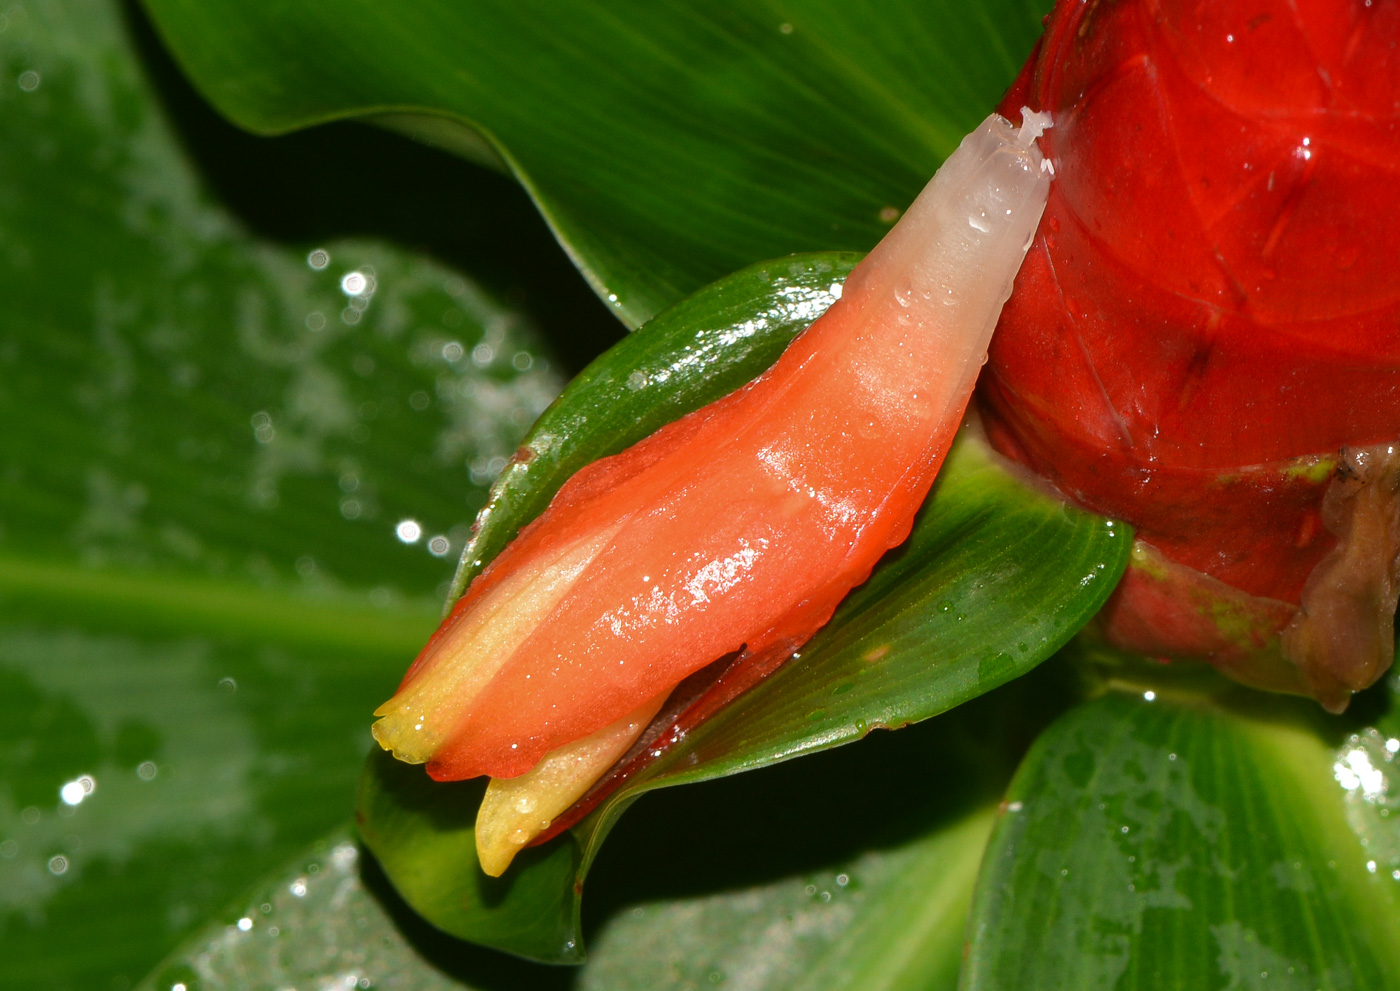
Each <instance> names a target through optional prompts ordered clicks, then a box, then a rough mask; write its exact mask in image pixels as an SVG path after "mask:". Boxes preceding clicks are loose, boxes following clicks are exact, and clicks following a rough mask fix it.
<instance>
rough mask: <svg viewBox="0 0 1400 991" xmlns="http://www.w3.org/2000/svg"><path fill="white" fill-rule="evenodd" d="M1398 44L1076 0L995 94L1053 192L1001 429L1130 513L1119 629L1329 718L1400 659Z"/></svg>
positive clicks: (1391, 36)
mask: <svg viewBox="0 0 1400 991" xmlns="http://www.w3.org/2000/svg"><path fill="white" fill-rule="evenodd" d="M1397 44H1400V7H1397V5H1395V4H1393V3H1374V4H1373V3H1370V2H1369V0H1368V2H1362V0H1242V2H1231V3H1217V2H1211V0H1117V2H1112V3H1109V2H1098V0H1092V2H1086V0H1072V2H1062V3H1060V4H1059V5H1058V6H1057V7H1056V8H1055V11H1054V13H1053V14H1052V15H1051V17H1050V19H1049V21H1048V23H1047V30H1046V34H1045V37H1044V38H1043V39H1042V41H1041V44H1040V46H1039V47H1038V49H1037V52H1036V53H1035V54H1034V55H1033V56H1032V59H1031V62H1030V64H1028V65H1027V67H1026V70H1025V71H1024V72H1023V73H1022V76H1021V78H1020V79H1019V80H1018V82H1017V84H1016V86H1015V87H1014V88H1013V91H1012V92H1011V93H1010V94H1009V95H1008V98H1007V101H1006V104H1005V107H1006V109H1007V110H1010V109H1012V108H1014V107H1019V106H1021V105H1022V104H1028V105H1029V106H1031V107H1032V108H1034V109H1037V110H1044V111H1048V112H1050V113H1051V114H1052V115H1053V117H1054V119H1055V122H1056V126H1055V129H1054V130H1053V131H1052V132H1050V133H1049V134H1048V135H1047V136H1046V138H1045V139H1043V142H1042V146H1043V147H1044V148H1045V151H1046V153H1047V156H1048V157H1049V158H1050V159H1051V161H1052V162H1053V164H1054V166H1055V169H1056V183H1055V186H1054V188H1053V190H1052V191H1051V196H1050V202H1049V204H1048V206H1047V208H1046V212H1045V216H1044V218H1043V220H1042V223H1041V226H1040V230H1039V232H1038V235H1037V238H1036V242H1035V244H1034V246H1033V247H1032V249H1031V252H1030V254H1029V256H1028V258H1027V262H1026V265H1025V266H1024V267H1023V269H1022V271H1021V273H1020V276H1019V278H1018V281H1017V291H1016V293H1015V294H1014V295H1013V298H1012V300H1011V302H1010V303H1009V304H1008V305H1007V307H1006V310H1005V312H1004V313H1003V316H1002V321H1001V324H1000V326H999V330H998V333H997V336H996V339H995V341H994V343H993V346H992V348H991V360H990V364H989V366H988V369H987V372H988V374H986V375H984V376H983V379H982V383H981V386H980V396H981V399H982V404H983V408H984V410H985V411H986V412H987V414H988V421H989V422H988V428H989V431H990V432H991V435H992V438H993V440H994V442H995V443H996V444H997V446H998V447H1000V448H1001V449H1002V450H1003V451H1005V452H1007V453H1009V454H1011V455H1012V456H1014V457H1017V458H1019V459H1021V460H1022V461H1024V462H1025V463H1027V464H1028V465H1030V466H1031V467H1033V468H1034V469H1035V470H1036V471H1038V472H1040V473H1041V474H1043V475H1045V476H1046V477H1048V478H1049V479H1051V480H1052V481H1053V482H1054V483H1055V484H1056V485H1057V486H1059V488H1060V489H1061V490H1062V491H1064V492H1065V493H1066V494H1067V495H1068V496H1070V497H1071V498H1072V499H1074V500H1075V501H1077V502H1079V503H1080V504H1082V505H1084V506H1086V507H1088V508H1090V509H1094V510H1096V511H1099V512H1102V513H1105V514H1108V515H1112V516H1117V517H1119V518H1122V519H1126V520H1128V521H1129V522H1131V523H1133V524H1134V525H1135V526H1136V527H1137V528H1138V534H1139V537H1140V538H1141V540H1142V541H1143V542H1144V545H1145V546H1144V547H1143V549H1142V550H1141V552H1140V554H1139V560H1138V562H1137V564H1138V566H1137V567H1134V568H1133V569H1130V572H1129V575H1128V577H1127V578H1126V579H1125V581H1124V583H1123V585H1122V587H1121V588H1120V590H1119V592H1118V594H1117V596H1116V597H1115V600H1114V601H1113V602H1112V603H1111V604H1110V607H1109V609H1108V610H1106V613H1105V623H1104V625H1105V628H1106V630H1107V632H1108V633H1109V635H1110V636H1111V637H1113V638H1115V639H1117V640H1118V641H1119V642H1120V643H1123V644H1125V645H1127V646H1130V647H1134V648H1137V649H1142V650H1148V651H1150V652H1153V653H1159V654H1166V655H1178V656H1185V655H1193V656H1206V657H1209V658H1211V659H1213V660H1215V661H1216V662H1217V663H1218V664H1219V665H1220V666H1221V667H1223V668H1224V669H1226V670H1227V671H1229V672H1231V673H1233V674H1235V675H1236V676H1237V677H1239V678H1241V679H1242V680H1245V681H1248V682H1251V683H1255V684H1262V685H1265V686H1268V687H1275V688H1283V689H1287V690H1293V691H1303V692H1307V693H1310V694H1313V695H1315V696H1316V697H1317V698H1318V699H1319V700H1321V701H1323V702H1324V704H1326V705H1328V706H1329V707H1330V708H1334V709H1337V708H1341V707H1343V706H1344V705H1345V704H1346V700H1347V698H1348V697H1349V695H1350V693H1351V692H1352V691H1354V690H1357V689H1360V688H1364V687H1366V686H1367V685H1369V684H1371V683H1372V682H1374V681H1375V680H1376V678H1378V677H1379V676H1380V674H1381V673H1382V672H1383V671H1384V670H1385V668H1386V666H1388V665H1389V663H1390V657H1391V653H1392V650H1393V646H1392V643H1393V636H1392V631H1391V617H1392V616H1393V613H1394V609H1395V594H1394V586H1395V577H1396V576H1395V550H1396V542H1395V539H1396V538H1395V536H1394V534H1395V531H1396V530H1397V528H1398V527H1400V515H1397V513H1396V509H1395V499H1394V489H1395V486H1396V477H1397V476H1396V469H1395V467H1394V465H1393V464H1391V462H1390V460H1389V458H1388V456H1387V455H1386V453H1385V446H1386V445H1387V444H1388V442H1390V441H1393V440H1395V439H1396V438H1397V437H1400V277H1397V275H1396V271H1395V266H1396V261H1397V259H1400V186H1398V185H1397V183H1398V182H1400V113H1398V112H1397V111H1398V109H1400V51H1397ZM1378 444H1379V445H1381V447H1380V448H1379V449H1377V450H1374V451H1370V452H1367V453H1365V454H1360V455H1358V454H1357V453H1356V452H1355V451H1348V452H1347V453H1345V454H1343V453H1341V449H1342V448H1344V447H1346V448H1349V449H1354V448H1365V447H1368V446H1373V445H1378ZM1339 459H1340V460H1339ZM1338 473H1340V475H1339V474H1338ZM1329 486H1330V487H1331V488H1332V490H1333V494H1332V495H1331V496H1330V497H1329V502H1328V507H1327V508H1326V509H1324V504H1323V503H1324V493H1325V492H1326V491H1327V490H1328V488H1329ZM1348 486H1349V487H1351V488H1353V489H1354V488H1356V487H1357V486H1361V487H1362V488H1364V489H1366V490H1367V491H1368V492H1370V493H1372V495H1373V496H1375V497H1374V498H1372V497H1370V496H1368V497H1366V498H1362V499H1359V500H1358V499H1357V498H1354V497H1353V496H1354V495H1355V493H1353V494H1352V495H1351V496H1349V495H1348V494H1347V492H1346V491H1343V487H1348ZM1387 492H1388V493H1389V495H1388V496H1386V497H1381V496H1383V495H1384V494H1385V493H1387ZM1339 540H1341V541H1342V542H1343V543H1346V542H1347V541H1348V540H1349V541H1350V543H1351V545H1352V546H1351V547H1350V548H1348V547H1345V546H1343V547H1339V545H1338V542H1339ZM1361 542H1366V543H1367V545H1368V546H1367V549H1366V553H1359V552H1358V547H1357V545H1358V544H1359V543H1361ZM1378 542H1380V543H1378ZM1329 555H1331V558H1330V560H1328V563H1327V564H1325V565H1324V564H1323V562H1324V560H1325V559H1329ZM1343 561H1345V562H1347V563H1345V564H1343V563H1341V562H1343ZM1324 573H1325V575H1327V576H1330V577H1324ZM1300 603H1301V605H1302V609H1301V611H1300V610H1299V609H1298V606H1299V605H1300ZM1344 615H1345V616H1349V617H1350V619H1348V620H1346V621H1342V619H1341V617H1342V616H1344ZM1329 617H1330V618H1329ZM1358 617H1361V619H1358ZM1363 620H1364V621H1363ZM1358 630H1359V631H1360V632H1358Z"/></svg>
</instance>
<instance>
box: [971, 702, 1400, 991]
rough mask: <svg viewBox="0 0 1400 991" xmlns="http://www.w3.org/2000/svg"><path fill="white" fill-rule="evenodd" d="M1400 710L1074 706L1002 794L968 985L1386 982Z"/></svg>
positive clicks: (1393, 923)
mask: <svg viewBox="0 0 1400 991" xmlns="http://www.w3.org/2000/svg"><path fill="white" fill-rule="evenodd" d="M1148 696H1151V698H1150V700H1149V698H1148ZM1398 702H1400V680H1397V679H1396V678H1395V677H1392V678H1391V679H1389V685H1388V686H1387V685H1382V686H1378V687H1377V688H1376V689H1374V690H1373V691H1372V692H1371V693H1369V695H1368V696H1363V697H1361V698H1359V699H1358V700H1357V703H1356V708H1357V709H1359V710H1361V714H1360V718H1358V717H1349V719H1348V720H1347V721H1346V722H1342V721H1339V720H1332V719H1326V718H1325V717H1322V716H1321V715H1320V714H1319V713H1318V710H1317V709H1316V708H1315V707H1314V706H1312V705H1311V704H1309V703H1306V702H1299V701H1297V700H1282V699H1274V700H1266V699H1263V698H1261V697H1260V696H1257V695H1253V696H1246V695H1245V694H1244V693H1241V692H1238V691H1236V692H1232V693H1229V694H1223V695H1220V696H1214V697H1212V696H1205V697H1202V696H1200V695H1199V694H1189V695H1188V694H1183V695H1181V696H1180V697H1178V696H1177V695H1176V693H1174V692H1172V691H1169V690H1163V689H1162V688H1161V687H1160V686H1159V688H1158V689H1157V690H1152V689H1148V690H1146V693H1144V690H1143V689H1141V688H1139V689H1138V690H1137V691H1135V692H1134V693H1133V694H1127V693H1125V692H1114V693H1112V694H1109V695H1107V696H1106V697H1104V698H1101V699H1099V700H1098V701H1096V702H1093V703H1090V704H1088V705H1086V706H1083V707H1081V708H1078V709H1075V710H1073V711H1071V712H1070V713H1068V714H1067V715H1065V716H1064V717H1062V718H1061V720H1060V721H1059V722H1058V723H1056V724H1055V725H1054V726H1052V727H1051V728H1050V729H1049V730H1048V731H1047V732H1046V733H1045V734H1043V735H1042V736H1041V738H1040V739H1039V740H1038V741H1037V742H1036V744H1035V746H1034V748H1033V749H1032V750H1031V752H1030V754H1029V755H1028V757H1027V759H1026V762H1025V763H1024V765H1023V766H1022V768H1021V770H1020V771H1019V772H1018V773H1017V775H1016V779H1015V781H1014V782H1013V784H1012V786H1011V789H1010V791H1009V793H1008V795H1007V804H1006V805H1005V806H1004V811H1003V815H1002V817H1001V819H1000V821H999V822H998V823H997V826H996V829H995V831H994V833H993V835H992V839H991V843H990V845H989V847H988V853H987V860H986V865H985V867H984V869H983V871H982V875H981V877H980V879H979V881H978V890H977V900H976V903H975V906H974V909H973V913H972V918H971V922H970V927H969V934H970V940H971V951H970V955H969V957H968V963H967V969H966V970H965V972H964V975H963V983H962V985H961V986H962V987H963V988H967V989H1000V988H1016V989H1035V988H1056V989H1058V988H1064V987H1085V988H1108V987H1112V988H1120V989H1133V988H1142V989H1148V988H1151V989H1157V988H1167V987H1170V988H1227V987H1228V988H1275V987H1278V988H1289V989H1291V988H1298V989H1309V991H1311V989H1314V988H1326V989H1342V988H1348V989H1349V988H1357V989H1359V988H1380V987H1387V986H1389V985H1390V984H1392V983H1393V981H1394V975H1395V974H1396V973H1397V972H1400V939H1397V933H1400V814H1397V813H1400V801H1397V797H1396V783H1397V776H1396V768H1397V760H1396V756H1395V751H1394V749H1393V748H1396V747H1398V746H1400V744H1397V743H1395V742H1394V741H1395V739H1396V734H1397V730H1400V725H1397V713H1400V704H1397V703H1398ZM1366 710H1370V711H1369V713H1367V711H1366ZM1378 710H1379V711H1378ZM1367 715H1369V717H1370V718H1372V719H1375V718H1376V717H1377V716H1379V719H1378V720H1377V721H1376V722H1375V723H1373V724H1372V725H1370V726H1366V725H1365V724H1364V723H1363V722H1362V721H1361V719H1362V718H1365V717H1366V716H1367ZM1348 730H1354V732H1348Z"/></svg>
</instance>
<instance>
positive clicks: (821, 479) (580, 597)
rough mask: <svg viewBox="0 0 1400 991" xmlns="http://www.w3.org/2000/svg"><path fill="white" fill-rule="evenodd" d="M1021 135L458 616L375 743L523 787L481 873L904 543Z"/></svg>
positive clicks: (1009, 197)
mask: <svg viewBox="0 0 1400 991" xmlns="http://www.w3.org/2000/svg"><path fill="white" fill-rule="evenodd" d="M1038 123H1039V122H1037V124H1038ZM1038 132H1039V127H1038V126H1036V127H1031V126H1029V125H1028V126H1027V128H1025V129H1023V131H1022V132H1021V133H1017V132H1016V131H1014V130H1013V129H1012V128H1011V127H1010V126H1009V125H1008V124H1007V123H1006V121H1004V120H1002V119H1000V118H997V117H992V118H989V119H988V120H987V122H985V123H984V124H983V126H982V127H981V128H979V129H978V130H977V131H975V132H974V133H973V134H972V135H969V137H968V138H967V140H966V141H964V142H963V145H962V147H960V148H959V150H958V151H957V152H956V153H955V154H954V155H953V156H952V157H950V158H949V160H948V162H947V163H946V164H945V165H944V167H943V169H941V170H940V172H939V174H938V176H937V177H936V178H935V179H934V181H933V182H932V183H930V184H929V187H928V188H927V189H926V190H925V191H924V193H923V194H921V196H920V197H919V199H918V200H917V201H916V202H915V203H914V204H913V206H911V207H910V209H909V210H908V212H907V213H906V214H905V216H904V218H903V219H902V220H901V221H900V223H899V224H898V225H897V226H896V227H895V229H894V230H892V231H891V233H890V234H889V235H888V237H886V239H885V240H884V241H882V242H881V243H880V245H878V246H877V247H876V248H875V250H874V251H873V252H871V254H870V256H869V257H868V258H867V259H866V260H865V261H864V262H863V263H862V264H861V265H860V266H859V267H858V268H857V269H856V270H855V271H854V272H853V273H852V274H851V276H850V278H849V279H848V280H847V282H846V284H845V288H844V292H843V294H842V298H841V299H840V300H839V301H838V302H837V303H836V304H835V305H834V306H833V307H832V308H831V309H830V310H829V311H828V312H827V314H826V315H825V316H823V317H822V318H821V319H820V320H818V321H817V322H816V323H814V324H813V325H812V326H811V327H810V328H809V329H808V330H807V331H806V332H805V333H804V334H803V335H802V336H801V337H799V338H798V339H797V340H796V341H795V342H794V343H793V345H792V346H791V347H790V348H789V349H788V350H787V351H786V352H785V353H784V354H783V356H782V358H781V359H780V360H779V361H778V363H777V364H776V365H775V366H774V367H773V368H772V369H771V370H770V371H769V372H767V373H766V374H764V375H763V376H761V377H760V378H759V379H757V380H755V381H754V382H752V383H750V384H749V385H748V386H747V387H745V388H744V389H741V390H740V391H738V392H736V393H734V394H732V395H730V396H728V397H726V398H725V399H722V400H720V401H719V402H717V403H714V404H712V405H710V406H708V407H705V408H704V409H701V410H699V411H697V412H695V413H692V414H691V415H689V416H687V417H685V418H684V419H682V420H680V421H678V422H676V423H674V424H672V425H670V426H668V427H666V428H664V429H662V430H660V431H658V432H657V433H656V434H653V435H652V436H651V437H650V438H648V439H646V440H644V441H642V442H641V443H639V444H637V445H636V446H634V447H632V448H630V449H628V450H627V451H624V452H623V453H621V454H619V455H616V456H614V457H611V458H607V459H604V460H602V461H599V462H597V463H595V464H593V465H591V466H589V467H588V468H585V469H584V470H582V471H580V472H579V473H578V474H577V475H575V476H574V478H573V479H571V480H570V481H569V482H568V483H567V484H566V485H565V486H564V487H563V489H561V490H560V492H559V493H558V495H557V496H556V497H555V499H554V500H553V502H552V503H551V504H550V506H549V509H548V510H547V511H546V512H545V513H544V514H543V515H542V516H541V517H540V518H539V519H538V520H536V521H535V522H534V523H533V524H532V525H530V526H529V527H527V528H526V529H525V530H524V531H523V532H522V533H521V534H520V536H519V538H517V540H516V541H515V542H514V543H513V544H511V545H510V547H508V548H507V549H506V550H505V551H504V552H503V553H502V554H501V555H500V556H499V557H498V558H497V560H496V561H495V562H493V564H492V565H491V566H490V567H489V568H488V569H487V571H486V572H484V573H483V574H482V575H481V576H480V577H479V578H478V579H477V580H476V581H475V582H474V583H473V584H472V586H471V588H470V589H469V590H468V592H467V594H466V595H465V596H463V598H462V599H461V600H460V601H459V602H458V603H457V606H456V608H455V609H454V610H453V613H452V615H451V617H449V619H448V620H447V622H446V623H445V624H444V625H443V627H442V629H441V630H439V631H438V633H437V635H435V636H434V638H433V640H432V641H431V642H430V643H429V644H428V646H427V647H426V648H425V649H424V651H423V653H422V655H421V656H420V657H419V659H418V661H417V662H416V663H415V665H414V667H413V668H412V669H411V670H410V671H409V674H408V676H407V677H406V678H405V680H404V683H403V685H402V686H401V687H400V690H399V694H398V695H396V696H395V697H394V699H392V700H391V701H390V702H388V703H386V704H385V705H384V706H382V707H381V708H380V709H379V710H378V713H377V714H378V715H379V716H381V717H382V718H381V719H380V721H379V722H378V723H377V724H376V725H375V735H376V737H377V738H378V740H379V741H380V743H381V744H382V745H383V746H384V747H385V748H386V749H390V750H393V751H394V753H395V754H396V755H398V756H399V757H401V758H403V759H406V760H411V761H426V762H427V764H428V771H429V773H430V774H432V775H433V776H434V777H436V778H439V779H457V778H467V777H475V776H477V775H483V774H484V775H490V776H492V777H493V778H517V777H518V776H524V777H523V778H522V779H520V780H521V782H523V783H516V782H505V783H502V782H493V783H492V785H491V787H490V788H488V791H487V796H486V799H485V801H484V803H483V807H482V812H481V814H480V815H479V817H478V823H477V841H478V848H479V851H480V854H481V862H482V866H483V867H484V868H485V869H486V870H487V871H488V872H490V873H499V872H500V871H501V870H503V869H504V867H505V864H506V863H508V862H509V859H510V856H511V855H512V854H513V852H514V850H515V849H518V848H519V846H521V845H523V844H524V843H525V842H528V841H529V840H530V839H531V838H533V837H534V836H536V835H538V834H539V833H540V832H541V831H542V830H543V829H545V828H547V827H548V825H549V824H550V821H551V820H552V819H553V817H554V816H555V815H557V814H558V813H559V812H561V811H563V809H564V808H567V806H568V805H569V804H571V803H572V802H573V801H574V800H575V799H576V798H577V797H578V796H579V795H580V794H582V793H583V791H585V790H586V789H587V787H588V785H589V784H591V783H592V781H593V780H594V779H596V778H597V777H598V776H599V775H600V774H601V773H602V772H603V771H605V770H606V769H607V767H608V766H609V765H610V764H611V763H612V762H613V761H614V760H616V759H617V757H618V756H620V755H621V754H622V753H623V752H624V751H626V749H627V748H628V747H629V746H630V745H631V743H632V741H634V740H635V739H636V738H637V736H638V734H640V732H641V731H642V729H643V728H644V727H645V725H646V723H647V721H648V720H649V719H650V718H651V717H652V715H653V714H654V713H655V712H656V711H657V710H658V708H659V707H660V706H661V704H662V703H663V701H664V700H665V698H666V696H667V694H668V693H669V692H670V691H671V690H672V689H673V688H675V686H676V685H677V684H678V683H679V682H680V681H681V680H682V679H684V678H686V677H687V676H688V675H690V674H692V673H693V672H695V671H697V670H699V669H700V668H702V667H705V666H707V665H709V664H710V663H711V662H713V661H715V660H716V659H718V658H721V657H724V656H725V655H727V654H731V653H733V652H735V651H742V652H743V653H744V654H746V655H752V656H758V657H765V658H766V657H776V658H782V657H786V656H787V655H788V654H789V653H790V652H791V651H793V650H794V649H795V648H797V647H798V646H800V645H801V644H802V643H803V642H804V641H805V640H806V639H807V638H808V637H810V636H811V635H812V634H813V633H814V632H815V631H816V630H817V629H818V628H819V627H820V626H821V625H822V624H823V623H825V622H826V620H827V619H828V618H829V617H830V616H831V614H832V611H833V610H834V609H835V608H836V605H837V604H838V603H839V602H840V600H841V599H842V598H843V597H844V596H845V594H846V593H847V592H848V591H849V590H850V589H851V588H852V587H853V586H855V585H857V584H859V583H860V582H862V581H864V580H865V578H866V577H867V576H868V575H869V573H870V570H871V568H872V567H873V566H874V565H875V563H876V561H877V560H878V559H879V558H880V556H881V555H882V554H883V553H884V552H885V551H886V550H888V549H889V548H890V547H893V546H894V545H896V544H899V543H900V542H902V541H903V540H904V538H905V537H906V536H907V535H908V533H909V529H910V527H911V525H912V522H913V518H914V513H915V511H916V510H917V509H918V507H919V505H920V504H921V503H922V502H923V500H924V497H925V495H926V494H927V493H928V491H929V488H930V486H931V485H932V483H933V480H934V476H935V475H936V474H937V471H938V468H939V466H940V465H941V463H942V460H943V457H944V455H945V454H946V453H947V450H948V446H949V445H950V444H951V442H952V440H953V436H954V434H955V433H956V431H957V429H958V426H959V424H960V423H961V421H962V417H963V412H964V409H965V407H966V405H967V402H968V399H969V397H970V396H971V392H972V386H973V383H974V381H975V380H976V377H977V373H978V372H979V370H980V368H981V366H982V363H983V360H984V358H985V353H986V347H987V341H988V339H989V338H990V336H991V332H992V328H993V327H994V326H995V323H996V318H997V314H998V312H999V310H1000V307H1001V304H1002V302H1003V301H1004V300H1005V299H1006V297H1007V295H1008V294H1009V292H1010V289H1011V281H1012V278H1013V276H1014V274H1015V271H1016V268H1017V267H1018V266H1019V264H1020V262H1021V259H1022V257H1023V256H1024V252H1025V248H1026V245H1027V244H1028V243H1029V240H1030V236H1031V233H1032V232H1033V231H1034V229H1035V225H1036V222H1037V221H1038V220H1039V217H1040V211H1041V209H1042V207H1043V204H1044V197H1045V191H1046V186H1047V185H1048V183H1049V178H1048V176H1047V175H1046V174H1045V172H1044V171H1043V170H1042V168H1041V164H1042V162H1041V159H1040V155H1039V152H1038V151H1037V150H1036V149H1035V147H1034V143H1033V138H1034V135H1035V134H1036V133H1038Z"/></svg>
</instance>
